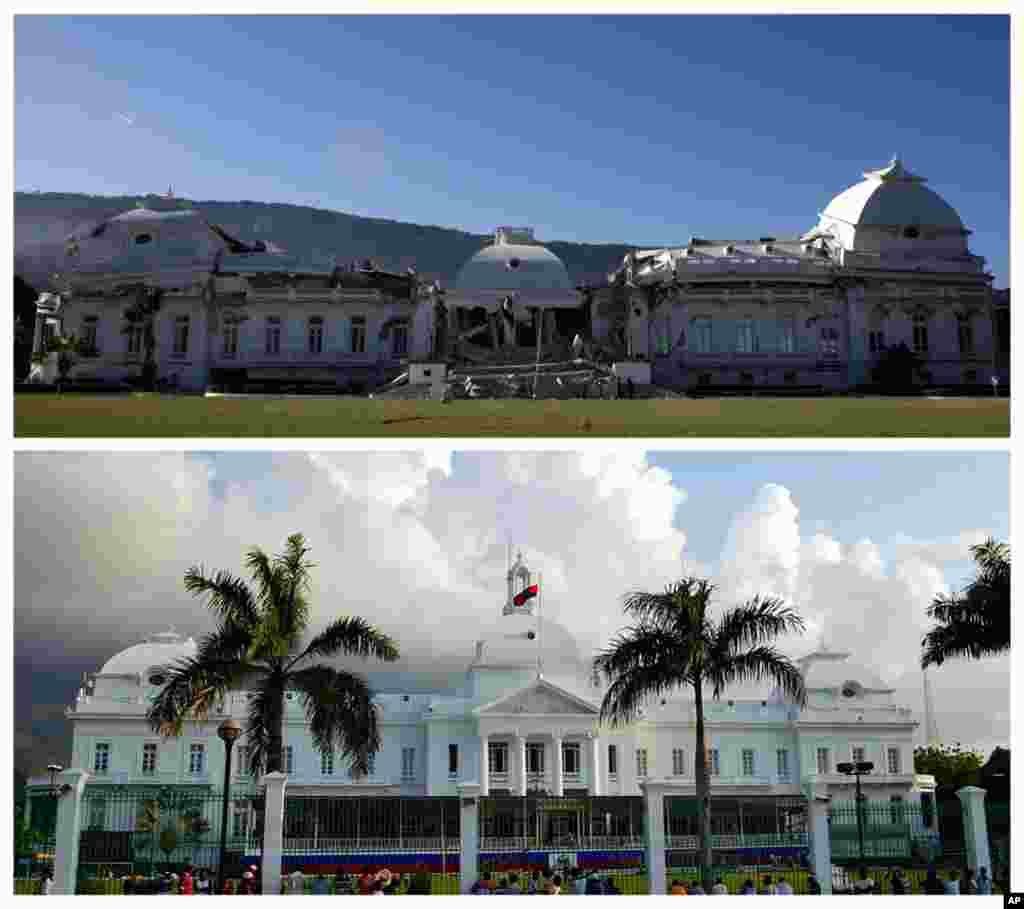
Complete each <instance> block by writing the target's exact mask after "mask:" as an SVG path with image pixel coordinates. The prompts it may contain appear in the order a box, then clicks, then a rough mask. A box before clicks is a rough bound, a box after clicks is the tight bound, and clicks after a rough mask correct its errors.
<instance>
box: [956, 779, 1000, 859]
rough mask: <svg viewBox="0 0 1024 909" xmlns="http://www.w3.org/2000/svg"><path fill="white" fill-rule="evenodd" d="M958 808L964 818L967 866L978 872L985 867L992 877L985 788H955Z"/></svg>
mask: <svg viewBox="0 0 1024 909" xmlns="http://www.w3.org/2000/svg"><path fill="white" fill-rule="evenodd" d="M956 797H957V798H958V799H960V810H961V812H962V813H963V819H964V839H965V840H966V843H967V866H968V867H969V868H973V869H974V873H975V874H977V873H978V869H979V868H987V869H988V876H989V877H990V878H991V877H992V855H991V853H990V852H989V848H988V822H987V820H986V817H985V790H984V789H979V788H978V787H977V786H964V787H963V788H962V789H957V791H956Z"/></svg>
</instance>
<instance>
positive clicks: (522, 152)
mask: <svg viewBox="0 0 1024 909" xmlns="http://www.w3.org/2000/svg"><path fill="white" fill-rule="evenodd" d="M15 54H16V61H15V181H16V188H18V189H23V190H34V189H41V190H50V191H58V190H60V191H81V192H95V193H105V194H115V193H128V194H136V193H143V192H153V191H163V190H164V189H166V187H167V186H168V184H172V185H173V186H174V187H175V190H176V192H178V193H179V194H180V195H183V196H187V197H188V198H192V199H222V200H231V199H253V200H259V201H268V202H291V203H297V204H309V205H320V206H323V207H326V208H333V209H338V210H342V211H348V212H352V213H356V214H361V215H370V216H375V217H383V218H392V219H397V220H403V221H412V222H417V223H428V224H440V225H443V226H448V227H459V228H462V229H466V230H471V231H475V232H480V233H486V232H488V231H490V230H492V229H493V227H494V226H495V225H497V224H502V223H523V224H531V225H533V226H535V227H536V228H537V230H538V234H539V236H540V237H541V238H542V239H549V240H550V239H559V240H576V241H588V242H625V243H637V244H648V243H650V244H660V243H681V242H684V241H685V240H686V239H687V238H688V237H689V236H690V235H691V234H697V235H702V236H720V237H725V236H733V237H735V236H741V237H745V236H761V235H763V234H764V233H765V232H766V231H767V232H769V233H770V234H771V235H773V236H786V235H793V234H796V233H797V232H800V231H803V230H806V229H807V228H809V227H810V226H812V225H813V224H814V223H815V222H816V220H817V214H818V212H819V211H820V210H821V209H823V208H824V207H825V205H827V203H828V201H829V199H830V198H831V197H832V196H834V195H835V194H837V193H838V192H840V191H842V190H843V189H845V188H846V187H847V186H849V185H851V184H853V183H855V182H857V181H858V180H859V179H860V174H861V172H862V171H863V170H865V169H869V168H874V167H877V166H880V165H882V164H884V163H885V162H886V161H887V160H888V159H889V157H890V156H891V155H892V154H894V153H899V154H900V155H901V156H902V157H903V158H904V160H905V161H906V163H907V165H908V166H909V167H910V168H911V169H912V170H914V171H915V172H918V173H920V174H923V175H924V176H926V177H928V178H929V179H930V181H931V186H932V187H933V188H934V189H935V190H936V191H938V192H939V193H940V194H941V195H943V196H944V197H945V198H946V199H947V200H948V201H949V202H950V203H951V204H952V205H953V206H954V207H956V208H957V209H958V210H959V212H960V214H961V216H962V218H963V219H964V221H965V223H966V224H967V226H968V227H970V228H971V229H973V230H974V231H975V233H974V236H973V238H972V246H973V248H974V251H975V252H976V253H978V254H980V255H984V256H986V257H987V258H988V260H989V264H990V268H991V270H992V271H993V272H994V273H995V275H996V286H1005V285H1006V284H1007V282H1008V280H1009V269H1008V254H1009V202H1008V199H1009V95H1010V89H1009V86H1010V75H1009V18H1008V17H1006V16H1003V17H997V16H989V17H968V16H961V17H924V16H918V17H908V16H900V17H889V16H823V17H808V16H770V17H748V16H720V17H693V16H680V17H649V16H639V17H609V16H606V17H582V16H581V17H481V16H476V17H468V16H447V17H438V16H383V17H374V16H364V17H335V18H323V17H230V18H220V17H209V18H200V17H155V16H144V17H135V18H125V17H102V18H82V17H65V16H60V17H54V16H47V17H37V16H18V17H17V18H16V21H15ZM129 121H131V122H129Z"/></svg>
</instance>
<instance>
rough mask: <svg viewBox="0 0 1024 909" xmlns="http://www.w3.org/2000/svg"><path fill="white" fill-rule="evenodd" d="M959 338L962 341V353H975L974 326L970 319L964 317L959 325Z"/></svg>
mask: <svg viewBox="0 0 1024 909" xmlns="http://www.w3.org/2000/svg"><path fill="white" fill-rule="evenodd" d="M956 334H957V340H958V341H959V342H960V353H962V354H972V353H974V327H973V326H972V325H971V320H970V319H962V320H960V323H959V324H958V325H957V330H956Z"/></svg>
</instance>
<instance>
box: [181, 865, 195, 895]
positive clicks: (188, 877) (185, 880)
mask: <svg viewBox="0 0 1024 909" xmlns="http://www.w3.org/2000/svg"><path fill="white" fill-rule="evenodd" d="M193 883H194V882H193V880H192V866H191V865H188V866H186V868H185V873H184V874H182V876H181V895H182V896H192V895H193V894H194V893H195V890H194V888H193Z"/></svg>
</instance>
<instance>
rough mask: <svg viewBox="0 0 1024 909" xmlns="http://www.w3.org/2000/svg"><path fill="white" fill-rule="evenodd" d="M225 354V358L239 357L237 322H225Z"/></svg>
mask: <svg viewBox="0 0 1024 909" xmlns="http://www.w3.org/2000/svg"><path fill="white" fill-rule="evenodd" d="M222 352H223V354H224V356H225V357H230V358H234V357H237V356H238V323H237V322H225V323H224V347H223V351H222Z"/></svg>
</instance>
